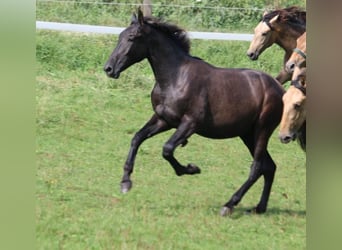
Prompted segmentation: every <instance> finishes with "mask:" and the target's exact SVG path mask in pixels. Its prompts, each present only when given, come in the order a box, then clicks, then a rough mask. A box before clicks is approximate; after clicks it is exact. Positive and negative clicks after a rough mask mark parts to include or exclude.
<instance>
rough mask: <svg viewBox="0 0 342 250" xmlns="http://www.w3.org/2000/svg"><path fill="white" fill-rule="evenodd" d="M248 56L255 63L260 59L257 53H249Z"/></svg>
mask: <svg viewBox="0 0 342 250" xmlns="http://www.w3.org/2000/svg"><path fill="white" fill-rule="evenodd" d="M247 56H248V57H249V59H251V60H253V61H255V60H257V59H258V57H259V54H258V53H257V52H255V53H254V52H247Z"/></svg>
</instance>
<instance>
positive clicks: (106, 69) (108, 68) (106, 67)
mask: <svg viewBox="0 0 342 250" xmlns="http://www.w3.org/2000/svg"><path fill="white" fill-rule="evenodd" d="M104 71H105V72H106V73H110V72H112V71H113V69H112V67H110V66H108V65H106V66H105V67H104Z"/></svg>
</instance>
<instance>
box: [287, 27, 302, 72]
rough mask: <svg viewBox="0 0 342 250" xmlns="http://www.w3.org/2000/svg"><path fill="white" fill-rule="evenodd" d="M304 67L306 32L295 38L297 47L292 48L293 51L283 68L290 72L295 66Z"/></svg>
mask: <svg viewBox="0 0 342 250" xmlns="http://www.w3.org/2000/svg"><path fill="white" fill-rule="evenodd" d="M296 67H298V68H299V69H301V68H304V67H306V32H304V33H303V35H301V36H300V37H299V38H298V39H297V47H296V48H295V49H293V53H292V54H291V56H290V58H289V59H288V61H287V62H286V65H285V69H286V71H287V72H289V73H292V72H293V71H294V70H295V68H296Z"/></svg>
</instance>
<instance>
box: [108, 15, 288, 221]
mask: <svg viewBox="0 0 342 250" xmlns="http://www.w3.org/2000/svg"><path fill="white" fill-rule="evenodd" d="M189 50H190V41H189V39H188V37H187V35H186V32H185V31H184V30H182V29H181V28H179V27H177V26H175V25H172V24H169V23H166V22H161V21H160V20H159V19H157V18H154V17H146V16H145V17H144V16H143V13H142V12H141V11H140V9H139V11H138V16H137V17H136V15H135V14H134V15H133V17H132V22H131V24H130V26H128V27H127V28H126V29H125V30H124V31H122V33H121V34H120V36H119V40H118V44H117V46H116V48H115V49H114V51H113V52H112V54H111V55H110V57H109V59H108V61H107V62H106V64H105V66H104V71H105V72H106V74H107V75H108V76H109V77H111V78H118V77H119V76H120V73H121V72H122V71H124V70H125V69H127V68H128V67H130V66H131V65H133V64H134V63H137V62H139V61H141V60H143V59H145V58H147V60H148V62H149V64H150V65H151V67H152V70H153V73H154V76H155V80H156V82H155V85H154V88H153V90H152V93H151V101H152V106H153V110H154V114H153V115H152V117H151V118H150V120H149V121H148V122H147V123H146V124H145V125H144V126H143V127H142V128H141V129H140V130H139V131H138V132H137V133H136V134H135V135H134V137H133V139H132V141H131V147H130V150H129V153H128V157H127V160H126V163H125V165H124V167H123V172H124V173H123V177H122V181H121V191H122V192H124V193H125V192H128V191H129V190H130V189H131V187H132V181H131V178H130V176H131V173H132V172H133V167H134V161H135V158H136V154H137V152H138V148H139V146H140V145H141V143H142V142H143V141H144V140H146V139H148V138H150V137H152V136H154V135H156V134H158V133H161V132H164V131H166V130H170V129H172V128H175V129H176V130H175V132H174V133H173V135H172V136H171V138H170V139H169V140H168V141H167V142H166V143H165V145H164V147H163V152H162V155H163V157H164V158H165V159H166V160H167V161H168V162H169V163H170V165H171V166H172V167H173V169H174V171H175V173H176V175H178V176H181V175H193V174H199V173H200V168H199V167H197V166H196V165H194V164H188V165H187V166H184V165H182V164H181V163H179V162H178V160H177V159H176V158H175V157H174V151H175V149H176V148H177V147H178V146H179V145H182V146H185V145H186V144H187V142H188V138H189V137H190V136H191V135H192V134H195V133H196V134H199V135H201V136H204V137H207V138H213V139H223V138H232V137H236V136H239V137H240V138H241V139H242V141H243V142H244V143H245V145H246V146H247V148H248V149H249V151H250V153H251V155H252V157H253V162H252V165H251V170H250V175H249V177H248V179H247V180H246V182H245V183H244V184H243V185H242V186H241V187H240V188H239V189H238V190H237V192H236V193H234V195H233V196H232V197H231V199H230V200H229V201H228V202H227V203H226V204H225V205H224V206H223V208H222V210H221V215H222V216H224V215H230V214H231V213H232V212H233V208H234V206H236V205H237V204H238V203H239V202H240V200H241V199H242V197H243V196H244V194H245V193H246V192H247V191H248V190H249V188H250V187H251V186H252V185H253V184H254V183H255V182H256V181H257V180H258V179H259V177H260V176H263V177H264V188H263V192H262V195H261V199H260V201H259V203H258V204H257V206H256V207H255V208H254V209H252V211H253V212H256V213H264V212H265V211H266V209H267V203H268V199H269V195H270V191H271V186H272V183H273V178H274V174H275V170H276V165H275V163H274V161H273V160H272V158H271V156H270V154H269V153H268V151H267V143H268V140H269V138H270V136H271V134H272V133H273V131H274V129H275V128H276V127H277V125H278V124H279V122H280V119H281V114H282V109H283V104H282V96H283V94H284V89H283V88H282V86H281V85H280V84H279V83H278V82H277V81H276V80H275V79H274V78H273V77H271V76H269V75H267V74H266V73H263V72H260V71H255V70H251V69H225V68H217V67H215V66H212V65H210V64H208V63H206V62H205V61H203V60H201V59H199V58H196V57H192V56H191V55H190V54H189Z"/></svg>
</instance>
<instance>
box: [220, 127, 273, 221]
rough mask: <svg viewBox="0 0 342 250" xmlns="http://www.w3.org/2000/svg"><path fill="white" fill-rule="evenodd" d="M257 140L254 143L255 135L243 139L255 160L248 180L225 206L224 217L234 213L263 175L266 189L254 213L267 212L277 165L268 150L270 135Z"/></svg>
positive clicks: (266, 134) (260, 136) (261, 136)
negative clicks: (235, 207)
mask: <svg viewBox="0 0 342 250" xmlns="http://www.w3.org/2000/svg"><path fill="white" fill-rule="evenodd" d="M264 132H266V131H264ZM257 138H258V140H257V141H256V143H254V136H253V135H249V136H245V137H241V139H242V140H243V141H244V143H245V144H246V146H247V147H248V149H249V151H250V153H251V154H252V156H253V158H254V159H253V163H252V166H251V170H250V174H249V177H248V179H247V180H246V182H245V183H244V184H243V185H242V186H241V187H240V188H239V189H238V191H236V192H235V193H234V195H233V196H232V197H231V198H230V200H229V201H228V202H227V203H226V204H225V205H224V207H223V208H222V210H221V215H222V216H225V215H230V214H231V213H232V212H233V209H234V206H236V205H237V204H238V203H239V202H240V201H241V199H242V197H243V196H244V195H245V194H246V192H247V191H248V190H249V189H250V187H251V186H253V184H254V183H255V182H256V181H257V180H258V179H259V178H260V176H261V175H263V176H264V179H265V183H264V189H263V192H262V196H261V200H260V202H259V204H258V205H257V206H256V207H255V208H254V211H255V212H256V213H264V212H265V211H266V208H267V202H268V198H269V195H270V191H271V187H272V183H273V179H274V173H275V164H274V162H273V160H272V159H271V157H270V155H269V154H268V152H267V150H266V147H267V142H268V138H269V134H268V133H260V134H259V136H258V137H257Z"/></svg>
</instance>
